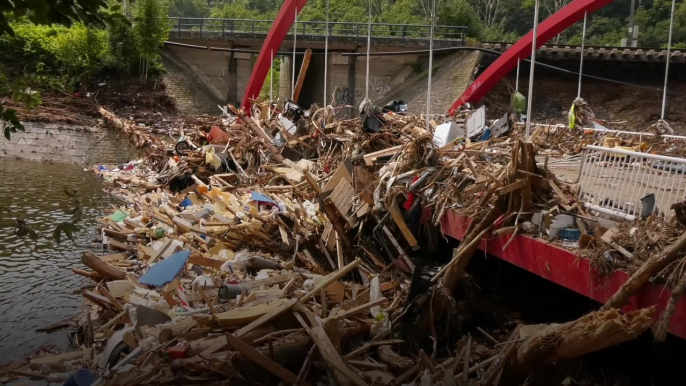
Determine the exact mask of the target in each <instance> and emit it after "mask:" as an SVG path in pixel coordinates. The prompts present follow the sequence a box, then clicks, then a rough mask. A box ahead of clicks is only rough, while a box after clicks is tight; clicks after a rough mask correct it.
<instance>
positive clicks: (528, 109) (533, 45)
mask: <svg viewBox="0 0 686 386" xmlns="http://www.w3.org/2000/svg"><path fill="white" fill-rule="evenodd" d="M538 5H539V4H538V0H536V5H535V8H534V30H533V33H534V36H533V39H532V41H531V63H530V65H531V68H530V69H529V98H528V100H527V106H526V137H525V138H526V140H527V141H528V140H529V137H530V136H531V107H532V103H531V102H532V101H531V100H532V99H533V97H534V68H535V67H536V40H537V39H536V37H537V36H536V35H537V34H538Z"/></svg>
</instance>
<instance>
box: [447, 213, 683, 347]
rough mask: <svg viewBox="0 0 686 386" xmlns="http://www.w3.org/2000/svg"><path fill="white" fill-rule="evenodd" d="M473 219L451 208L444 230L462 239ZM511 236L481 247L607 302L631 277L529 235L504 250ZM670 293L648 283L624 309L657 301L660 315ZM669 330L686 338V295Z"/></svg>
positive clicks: (539, 274)
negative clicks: (603, 270)
mask: <svg viewBox="0 0 686 386" xmlns="http://www.w3.org/2000/svg"><path fill="white" fill-rule="evenodd" d="M469 221H470V220H469V218H466V217H462V216H460V215H459V214H457V213H456V212H454V211H448V212H447V213H446V214H445V217H444V218H443V221H442V222H441V231H442V232H443V233H444V234H446V235H448V236H450V237H453V238H455V239H457V240H462V239H463V238H464V236H465V232H466V230H467V226H468V225H469ZM510 237H511V236H502V237H497V238H492V239H488V240H482V242H481V245H480V249H481V250H482V251H484V252H487V253H488V254H490V255H493V256H495V257H497V258H500V259H502V260H504V261H507V262H509V263H511V264H514V265H516V266H518V267H520V268H522V269H525V270H527V271H529V272H531V273H534V274H536V275H538V276H541V277H543V278H545V279H547V280H550V281H552V282H554V283H557V284H559V285H561V286H563V287H565V288H568V289H570V290H572V291H574V292H577V293H579V294H581V295H584V296H586V297H588V298H591V299H593V300H595V301H598V302H600V303H605V302H606V301H607V300H608V299H610V297H611V296H612V295H613V294H614V293H615V292H616V291H617V289H619V287H620V286H621V285H622V284H623V283H624V282H625V281H626V280H627V279H628V278H629V275H628V274H627V273H625V272H621V271H615V272H613V273H612V274H611V275H609V276H608V277H604V278H603V277H599V276H598V275H597V274H595V273H594V271H593V270H592V269H591V266H590V263H589V261H588V260H585V259H582V258H580V257H579V256H577V255H576V254H574V253H573V252H570V251H568V250H566V249H562V248H559V247H557V246H555V245H551V244H548V243H546V242H545V241H543V240H539V239H535V238H532V237H529V236H523V235H517V236H515V240H513V241H512V243H511V244H510V245H509V246H508V247H507V249H505V250H503V247H504V245H505V243H506V242H507V241H508V240H509V238H510ZM670 296H671V291H669V289H666V288H664V287H662V286H659V285H654V284H650V283H648V284H646V285H645V286H644V287H643V288H642V289H641V290H639V291H638V293H637V294H636V295H635V296H634V297H632V298H631V300H630V302H629V304H628V305H626V306H625V307H624V308H622V310H623V311H631V310H636V309H640V308H646V307H651V306H654V305H656V306H657V310H658V312H657V313H656V314H655V315H654V317H657V315H660V314H661V313H662V312H663V311H664V309H665V307H666V305H667V302H668V301H669V297H670ZM669 332H670V333H671V334H673V335H676V336H678V337H680V338H682V339H686V299H684V298H683V297H682V298H681V300H680V301H679V302H678V303H677V305H676V311H675V312H674V315H673V316H672V319H671V323H670V325H669Z"/></svg>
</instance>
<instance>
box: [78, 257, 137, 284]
mask: <svg viewBox="0 0 686 386" xmlns="http://www.w3.org/2000/svg"><path fill="white" fill-rule="evenodd" d="M81 262H82V263H83V264H84V265H86V266H87V267H88V268H90V269H92V270H93V271H95V272H97V273H98V275H100V276H102V277H104V278H106V279H109V280H124V279H126V272H124V271H122V270H120V269H118V268H116V267H113V266H111V265H109V264H107V263H106V262H104V261H102V259H100V258H99V257H97V256H95V254H94V253H93V252H91V251H86V252H84V253H83V256H81Z"/></svg>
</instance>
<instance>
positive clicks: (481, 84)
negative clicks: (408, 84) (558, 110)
mask: <svg viewBox="0 0 686 386" xmlns="http://www.w3.org/2000/svg"><path fill="white" fill-rule="evenodd" d="M611 1H612V0H574V1H572V2H571V3H569V4H568V5H567V6H566V7H564V8H562V9H561V10H559V11H557V12H555V13H554V14H553V15H551V16H550V17H549V18H547V19H545V20H544V21H543V22H542V23H540V24H539V25H538V31H537V32H538V36H537V38H536V45H537V46H538V47H540V46H542V45H544V44H545V43H547V42H548V41H549V40H550V39H552V38H553V37H555V36H556V35H557V34H559V33H561V32H562V31H564V30H566V29H567V28H569V27H571V26H572V24H574V23H576V22H577V21H579V20H581V19H583V17H584V12H586V13H588V14H589V15H590V14H591V13H593V12H595V11H597V10H599V9H600V8H602V7H604V6H605V5H607V4H608V3H610V2H611ZM533 36H534V32H533V30H532V31H530V32H529V33H528V34H526V35H525V36H524V37H522V38H521V39H519V40H518V41H517V42H516V43H515V44H513V45H512V47H510V48H509V49H508V50H507V51H505V52H504V53H503V54H502V55H500V57H499V58H498V59H496V60H495V61H494V62H493V63H492V64H491V65H490V66H488V68H487V69H486V70H485V71H484V72H483V73H481V75H480V76H479V77H478V78H476V80H475V81H474V82H473V83H472V84H471V85H469V87H467V90H465V92H464V93H462V95H461V96H460V97H459V98H458V99H457V100H456V101H455V103H454V104H453V105H452V107H451V108H450V110H448V114H449V115H451V116H452V115H453V114H455V111H457V109H459V108H460V106H462V105H464V104H465V103H467V102H476V101H478V100H480V99H481V98H483V97H484V96H485V95H486V94H487V93H488V92H489V91H491V89H492V88H493V87H495V85H496V84H498V82H500V80H501V79H502V78H503V77H504V76H505V75H507V74H508V73H509V72H510V71H512V69H513V68H515V67H516V66H517V59H526V58H528V57H529V56H530V55H531V44H532V39H533ZM538 47H536V48H538Z"/></svg>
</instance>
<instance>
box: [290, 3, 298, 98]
mask: <svg viewBox="0 0 686 386" xmlns="http://www.w3.org/2000/svg"><path fill="white" fill-rule="evenodd" d="M296 40H298V7H295V22H294V23H293V63H291V68H292V70H293V73H292V75H291V100H293V98H294V97H295V95H294V93H295V42H296Z"/></svg>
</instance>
